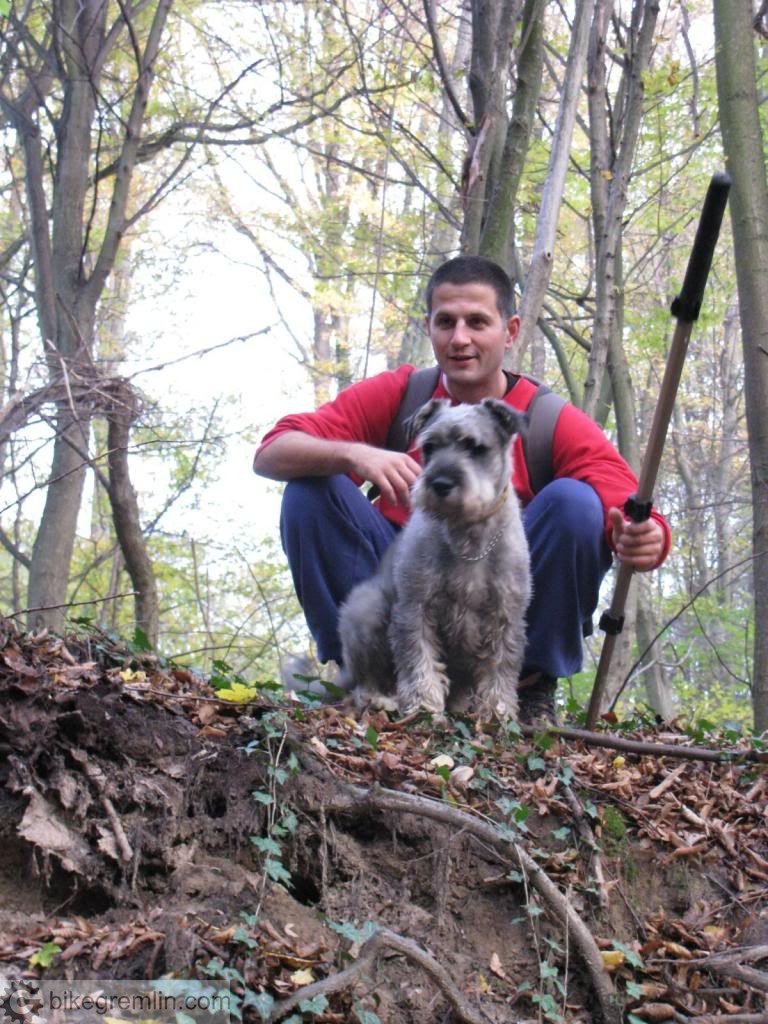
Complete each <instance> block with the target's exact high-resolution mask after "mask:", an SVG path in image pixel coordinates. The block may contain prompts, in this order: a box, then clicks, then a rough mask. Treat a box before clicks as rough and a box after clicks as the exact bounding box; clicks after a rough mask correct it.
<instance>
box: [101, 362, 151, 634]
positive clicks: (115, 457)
mask: <svg viewBox="0 0 768 1024" xmlns="http://www.w3.org/2000/svg"><path fill="white" fill-rule="evenodd" d="M117 384H118V386H117V387H116V388H114V389H113V396H112V398H113V402H112V407H111V409H110V410H109V412H108V413H107V419H108V421H109V428H108V431H107V444H108V446H109V451H108V455H107V461H108V465H109V500H110V504H111V505H112V517H113V519H114V523H115V533H116V535H117V539H118V542H119V544H120V550H121V551H122V553H123V558H124V559H125V567H126V569H127V570H128V575H129V576H130V577H131V582H132V583H133V588H134V591H135V597H134V601H135V607H136V614H135V618H136V626H137V628H138V629H140V630H142V631H143V633H144V635H145V636H146V639H147V642H148V643H149V645H150V647H152V648H155V647H157V636H158V626H159V619H160V608H159V602H158V598H157V584H156V582H155V574H154V571H153V569H152V562H151V560H150V558H149V555H148V553H147V548H146V544H145V543H144V535H143V533H142V529H141V519H140V516H139V503H138V501H137V500H136V492H135V490H134V489H133V486H132V484H131V478H130V473H129V470H128V448H129V445H130V439H131V425H132V423H133V422H134V420H135V419H136V416H137V414H138V400H137V396H136V394H135V392H134V391H133V389H132V388H131V386H130V384H129V383H128V381H118V382H117Z"/></svg>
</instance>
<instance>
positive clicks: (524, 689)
mask: <svg viewBox="0 0 768 1024" xmlns="http://www.w3.org/2000/svg"><path fill="white" fill-rule="evenodd" d="M529 680H530V681H529ZM556 693H557V680H556V679H554V678H553V677H552V676H548V675H546V674H545V673H544V672H539V673H538V674H534V675H531V676H528V677H527V678H526V679H521V680H520V683H519V684H518V697H519V701H520V704H519V718H520V724H521V725H531V726H534V727H536V728H541V729H546V728H547V727H548V726H550V725H554V726H558V725H560V720H559V719H558V717H557V710H556V709H555V694H556Z"/></svg>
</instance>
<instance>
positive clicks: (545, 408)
mask: <svg viewBox="0 0 768 1024" xmlns="http://www.w3.org/2000/svg"><path fill="white" fill-rule="evenodd" d="M528 380H531V382H532V383H533V384H538V381H535V380H533V379H532V378H530V377H529V378H528ZM566 404H567V403H566V401H565V399H564V398H561V397H560V395H556V394H555V392H554V391H552V389H551V388H548V387H547V385H546V384H538V387H537V389H536V394H535V395H534V396H533V398H532V399H531V404H530V405H529V406H528V429H527V431H526V433H525V436H524V437H523V452H524V454H525V464H526V466H527V467H528V479H529V480H530V482H531V490H532V491H533V493H534V494H538V493H539V491H540V490H541V489H542V488H543V487H546V485H547V484H548V483H551V481H552V480H553V479H554V468H553V466H552V439H553V438H554V436H555V426H556V425H557V421H558V418H559V416H560V413H561V412H562V411H563V406H565V405H566Z"/></svg>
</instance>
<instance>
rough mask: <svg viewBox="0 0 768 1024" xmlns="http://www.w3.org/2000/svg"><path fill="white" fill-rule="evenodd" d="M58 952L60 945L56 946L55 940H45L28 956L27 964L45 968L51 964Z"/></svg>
mask: <svg viewBox="0 0 768 1024" xmlns="http://www.w3.org/2000/svg"><path fill="white" fill-rule="evenodd" d="M60 952H61V946H58V945H57V944H56V943H55V942H46V943H45V944H44V945H42V946H41V947H40V949H38V951H37V952H36V953H33V954H32V956H31V957H30V958H29V966H30V967H42V968H43V969H44V970H45V968H46V967H50V966H51V964H52V963H53V961H54V960H55V959H56V957H57V956H58V955H59V953H60Z"/></svg>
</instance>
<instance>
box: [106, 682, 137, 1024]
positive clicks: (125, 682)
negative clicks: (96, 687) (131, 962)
mask: <svg viewBox="0 0 768 1024" xmlns="http://www.w3.org/2000/svg"><path fill="white" fill-rule="evenodd" d="M120 678H121V679H122V680H123V682H124V683H143V682H144V680H145V679H146V678H147V673H146V672H134V671H133V669H131V668H124V669H123V671H122V672H121V673H120ZM104 1019H105V1020H106V1018H104Z"/></svg>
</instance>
